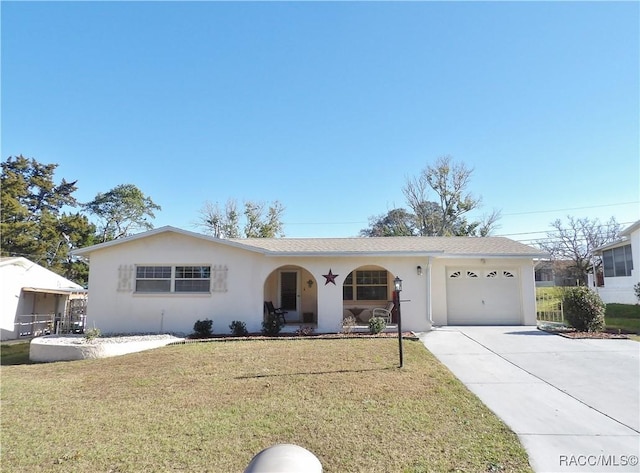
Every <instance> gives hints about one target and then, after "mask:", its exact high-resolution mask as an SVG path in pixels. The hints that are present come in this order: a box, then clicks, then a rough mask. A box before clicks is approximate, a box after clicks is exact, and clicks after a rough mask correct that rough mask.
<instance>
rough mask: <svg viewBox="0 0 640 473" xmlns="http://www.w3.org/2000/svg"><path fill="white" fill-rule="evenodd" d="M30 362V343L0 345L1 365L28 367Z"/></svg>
mask: <svg viewBox="0 0 640 473" xmlns="http://www.w3.org/2000/svg"><path fill="white" fill-rule="evenodd" d="M29 363H31V362H30V361H29V341H24V342H18V343H3V344H1V345H0V365H3V366H4V365H26V364H29Z"/></svg>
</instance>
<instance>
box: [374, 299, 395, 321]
mask: <svg viewBox="0 0 640 473" xmlns="http://www.w3.org/2000/svg"><path fill="white" fill-rule="evenodd" d="M392 310H393V302H389V303H388V304H387V306H386V307H384V308H382V307H376V308H375V309H373V311H372V313H371V316H372V317H381V318H383V319H384V321H385V322H386V323H387V324H390V323H391V311H392Z"/></svg>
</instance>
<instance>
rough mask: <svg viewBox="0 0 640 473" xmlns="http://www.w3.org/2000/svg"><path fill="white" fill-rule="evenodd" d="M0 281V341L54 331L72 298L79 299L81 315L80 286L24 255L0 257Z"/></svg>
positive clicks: (81, 299)
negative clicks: (0, 282)
mask: <svg viewBox="0 0 640 473" xmlns="http://www.w3.org/2000/svg"><path fill="white" fill-rule="evenodd" d="M0 281H2V284H0V310H1V311H2V313H1V316H0V336H1V338H0V339H1V340H12V339H17V338H20V337H33V336H36V335H41V334H43V333H47V332H52V331H54V330H55V328H56V322H60V321H63V320H64V319H65V316H68V315H69V314H70V311H71V310H72V305H73V303H74V301H79V302H81V308H82V314H84V303H85V299H86V290H85V289H83V288H82V286H80V285H78V284H76V283H74V282H73V281H70V280H68V279H66V278H63V277H62V276H60V275H58V274H56V273H54V272H53V271H50V270H48V269H47V268H44V267H42V266H40V265H39V264H36V263H34V262H33V261H30V260H28V259H26V258H23V257H2V258H0Z"/></svg>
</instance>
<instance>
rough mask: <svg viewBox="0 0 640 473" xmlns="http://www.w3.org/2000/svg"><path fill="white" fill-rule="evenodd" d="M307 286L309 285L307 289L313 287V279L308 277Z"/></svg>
mask: <svg viewBox="0 0 640 473" xmlns="http://www.w3.org/2000/svg"><path fill="white" fill-rule="evenodd" d="M307 286H309V289H311V288H312V287H313V279H309V280H308V281H307Z"/></svg>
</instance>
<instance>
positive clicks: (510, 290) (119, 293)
mask: <svg viewBox="0 0 640 473" xmlns="http://www.w3.org/2000/svg"><path fill="white" fill-rule="evenodd" d="M73 254H75V255H76V256H82V257H87V258H88V259H89V262H90V266H89V294H90V298H89V306H88V313H87V317H88V319H89V323H90V324H91V325H92V326H93V325H94V324H95V326H96V327H97V328H99V329H101V330H102V331H103V332H105V333H111V332H116V333H152V332H172V333H183V334H188V333H191V332H192V331H193V324H194V322H196V321H197V320H204V319H211V320H213V330H214V332H217V333H229V331H230V330H229V324H230V323H231V322H232V321H234V320H239V321H242V322H244V323H245V324H246V326H247V329H248V330H249V331H251V332H258V331H260V330H261V328H262V321H263V320H264V310H263V307H264V302H265V301H272V302H273V303H274V304H275V306H276V307H282V308H284V310H286V311H287V314H286V321H287V323H288V327H287V328H290V329H295V328H297V327H298V326H299V325H301V324H305V323H306V324H312V325H313V326H314V328H315V330H316V331H317V332H339V331H341V330H342V322H343V317H344V316H345V315H349V314H351V313H352V314H354V315H356V316H357V317H358V318H359V320H361V321H365V320H367V319H368V318H369V317H370V316H371V311H372V309H373V308H375V307H385V306H386V305H387V302H388V301H389V300H390V299H391V298H392V291H393V280H394V278H395V277H400V278H401V279H402V280H403V291H402V293H401V301H402V328H403V329H406V330H415V331H421V330H428V329H429V328H430V327H431V325H432V324H434V325H447V324H448V325H454V324H473V325H485V324H488V325H535V323H536V307H535V303H536V302H535V283H534V260H535V259H537V258H540V257H546V256H547V255H545V254H542V253H540V251H539V250H537V249H535V248H532V247H530V246H527V245H524V244H521V243H518V242H515V241H513V240H509V239H507V238H501V237H487V238H473V237H388V238H278V239H271V238H256V239H229V240H225V239H218V238H214V237H210V236H206V235H201V234H198V233H193V232H189V231H185V230H181V229H178V228H174V227H168V226H167V227H162V228H158V229H154V230H151V231H148V232H145V233H141V234H137V235H134V236H130V237H127V238H123V239H118V240H114V241H110V242H106V243H101V244H99V245H94V246H91V247H87V248H82V249H78V250H75V251H74V252H73ZM393 320H394V321H395V315H394V319H393Z"/></svg>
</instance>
